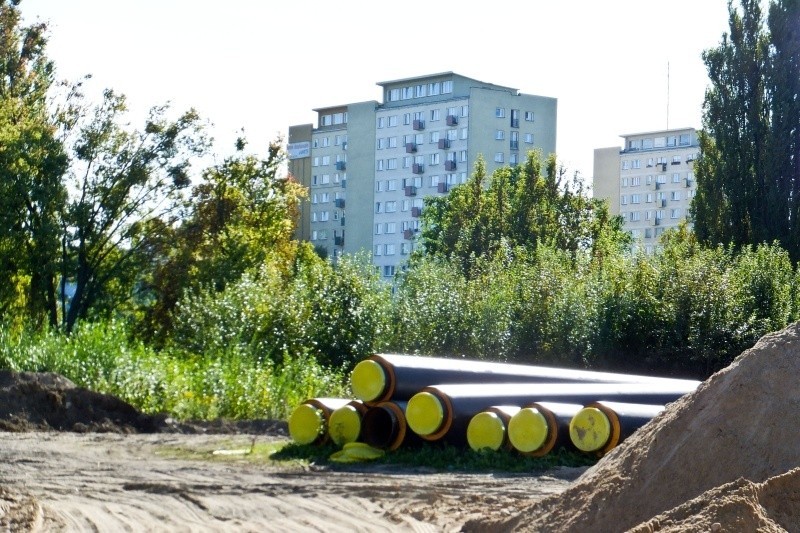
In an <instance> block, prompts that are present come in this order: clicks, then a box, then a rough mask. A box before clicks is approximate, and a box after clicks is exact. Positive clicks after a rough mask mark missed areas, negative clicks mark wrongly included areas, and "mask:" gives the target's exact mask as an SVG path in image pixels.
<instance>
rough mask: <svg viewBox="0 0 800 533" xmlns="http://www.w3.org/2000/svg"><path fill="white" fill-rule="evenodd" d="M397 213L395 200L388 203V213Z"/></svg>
mask: <svg viewBox="0 0 800 533" xmlns="http://www.w3.org/2000/svg"><path fill="white" fill-rule="evenodd" d="M395 211H397V202H396V201H394V200H392V201H390V202H386V212H387V213H394V212H395Z"/></svg>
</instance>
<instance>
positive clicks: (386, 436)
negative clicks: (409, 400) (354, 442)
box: [361, 402, 423, 450]
mask: <svg viewBox="0 0 800 533" xmlns="http://www.w3.org/2000/svg"><path fill="white" fill-rule="evenodd" d="M405 410H406V402H381V403H379V404H378V405H374V406H372V407H369V408H367V411H366V412H365V413H364V416H363V418H362V419H361V440H363V441H364V442H365V443H367V444H369V445H370V446H373V447H375V448H380V449H383V450H396V449H397V448H399V447H400V446H403V445H406V446H408V445H413V444H419V443H422V442H423V441H422V439H420V438H419V436H418V435H416V434H415V433H413V432H412V431H411V430H409V429H408V424H406V415H405Z"/></svg>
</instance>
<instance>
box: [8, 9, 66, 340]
mask: <svg viewBox="0 0 800 533" xmlns="http://www.w3.org/2000/svg"><path fill="white" fill-rule="evenodd" d="M18 3H19V2H14V1H12V2H7V1H5V0H0V272H2V274H1V275H2V277H3V279H5V280H8V281H6V282H4V283H3V284H2V286H1V287H0V315H4V316H5V315H7V312H10V311H11V308H12V307H16V308H17V309H15V311H14V312H15V313H19V312H20V310H21V308H24V309H25V314H26V315H27V317H28V318H29V319H30V320H32V321H33V322H34V323H37V324H41V323H49V324H51V325H56V323H57V320H58V318H57V290H56V284H57V275H58V262H59V257H60V253H59V250H60V243H61V216H62V214H63V213H62V210H63V206H64V201H65V199H66V189H65V188H64V186H63V184H62V177H63V174H64V172H65V171H66V167H67V157H66V154H65V151H64V148H63V145H62V144H61V142H60V141H59V140H58V139H57V130H58V128H57V123H56V121H55V120H54V118H53V117H51V116H50V115H49V112H48V106H47V92H48V90H49V89H50V87H51V85H52V84H53V65H52V63H51V62H50V61H49V60H48V59H47V57H46V55H45V52H44V50H45V45H46V38H45V32H46V26H45V25H44V24H35V25H32V26H27V27H23V26H21V25H20V13H19V10H18V8H17V4H18ZM20 299H21V300H22V301H21V302H20ZM15 301H16V302H15ZM20 304H21V305H20Z"/></svg>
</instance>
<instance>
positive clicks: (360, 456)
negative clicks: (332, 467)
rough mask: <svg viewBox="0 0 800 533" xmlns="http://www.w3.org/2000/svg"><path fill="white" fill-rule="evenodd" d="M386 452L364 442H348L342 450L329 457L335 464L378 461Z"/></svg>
mask: <svg viewBox="0 0 800 533" xmlns="http://www.w3.org/2000/svg"><path fill="white" fill-rule="evenodd" d="M385 453H386V452H384V451H383V450H381V449H378V448H373V447H372V446H370V445H369V444H366V443H364V442H348V443H347V444H345V445H344V448H342V449H341V450H339V451H338V452H334V453H333V455H331V456H330V459H331V461H334V462H337V463H357V462H361V461H372V460H374V459H380V458H381V457H383V456H384V454H385Z"/></svg>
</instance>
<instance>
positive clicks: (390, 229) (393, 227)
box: [386, 222, 397, 233]
mask: <svg viewBox="0 0 800 533" xmlns="http://www.w3.org/2000/svg"><path fill="white" fill-rule="evenodd" d="M386 233H397V222H387V223H386Z"/></svg>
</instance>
